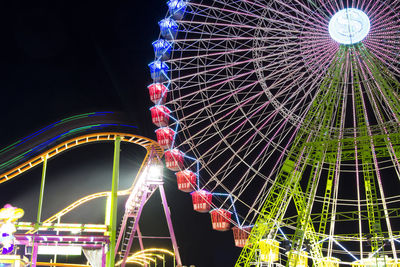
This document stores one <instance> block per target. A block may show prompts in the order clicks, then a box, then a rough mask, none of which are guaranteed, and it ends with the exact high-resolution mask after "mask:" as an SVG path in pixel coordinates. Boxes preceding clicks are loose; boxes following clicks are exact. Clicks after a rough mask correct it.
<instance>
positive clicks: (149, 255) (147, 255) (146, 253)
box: [115, 248, 175, 266]
mask: <svg viewBox="0 0 400 267" xmlns="http://www.w3.org/2000/svg"><path fill="white" fill-rule="evenodd" d="M156 253H162V254H168V255H170V256H175V254H174V253H173V252H172V251H169V250H168V249H163V248H148V249H144V250H140V251H138V252H135V253H134V254H132V255H130V256H129V257H128V258H127V260H126V262H129V263H133V262H136V263H137V261H144V260H150V261H152V262H155V259H154V258H159V259H163V257H162V256H161V255H160V254H156ZM121 264H122V260H120V261H118V262H117V263H116V264H115V265H116V266H118V265H121ZM147 264H149V262H148V263H147Z"/></svg>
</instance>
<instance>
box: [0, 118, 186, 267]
mask: <svg viewBox="0 0 400 267" xmlns="http://www.w3.org/2000/svg"><path fill="white" fill-rule="evenodd" d="M110 114H112V113H110ZM110 114H108V113H91V114H83V115H80V116H76V117H72V118H69V119H66V120H62V121H60V122H59V125H57V124H52V125H51V127H46V128H44V129H42V130H40V131H38V132H37V133H35V134H33V135H31V136H30V137H28V138H24V139H22V140H20V141H18V142H17V143H15V144H13V146H10V147H7V148H5V149H3V151H2V153H7V152H8V153H10V151H13V149H15V148H16V147H18V146H19V144H22V143H24V142H25V141H27V140H29V139H35V138H36V139H38V136H39V135H43V134H44V133H47V132H48V131H49V129H52V128H57V127H62V129H65V128H64V126H65V125H67V126H68V122H71V121H76V120H79V119H80V118H85V117H97V118H99V117H100V119H98V120H99V121H102V120H103V121H106V120H107V119H111V120H113V118H112V116H114V115H110ZM89 121H92V122H93V119H89ZM114 122H115V120H114ZM110 126H112V127H118V128H124V127H125V128H126V126H127V125H124V127H123V126H122V125H121V124H116V123H114V124H109V123H103V124H94V125H86V126H82V127H78V128H75V129H70V130H69V131H67V132H64V133H63V134H61V135H58V136H57V138H53V139H52V140H53V141H52V142H50V143H47V145H48V146H50V147H51V148H49V149H47V147H48V146H43V145H42V144H40V145H38V146H35V147H34V148H33V149H32V148H31V149H29V150H27V151H24V153H22V154H20V155H19V156H17V157H14V158H12V159H10V160H9V161H7V162H3V164H2V167H3V168H7V167H8V166H10V164H17V166H16V167H14V168H12V169H9V168H8V170H7V171H5V172H4V173H2V174H1V175H0V182H1V183H3V182H6V181H9V180H11V179H13V178H15V177H17V176H18V175H21V174H23V173H24V172H26V171H28V170H30V169H31V168H33V167H35V166H38V165H40V164H42V166H43V170H42V182H41V189H40V197H39V204H38V213H37V220H36V222H33V223H31V222H21V221H18V219H20V218H21V217H22V216H23V214H24V212H23V210H22V209H20V208H15V207H12V206H11V205H9V204H7V205H6V206H5V207H4V208H3V209H2V210H1V211H0V220H1V221H0V224H1V228H0V231H1V234H2V236H1V239H0V242H1V249H2V254H4V255H11V256H3V258H0V262H1V264H3V265H4V266H14V267H17V266H25V265H26V264H30V265H31V266H39V265H42V266H82V265H74V264H67V263H54V262H52V263H46V262H38V261H37V257H38V254H48V255H54V254H55V255H57V254H58V255H63V254H65V255H80V254H81V252H82V251H83V253H84V254H85V256H86V257H87V260H88V262H90V265H91V266H115V265H116V264H115V260H116V259H117V260H118V259H119V257H120V258H121V259H120V261H119V262H118V264H117V265H121V266H125V264H127V263H137V264H141V265H143V266H149V264H150V263H151V261H152V260H153V261H154V259H153V258H154V257H160V255H158V254H155V253H157V252H158V253H164V254H165V253H170V254H171V252H169V251H167V250H160V249H158V250H157V249H150V250H149V249H147V250H145V248H144V246H143V241H142V235H141V232H140V229H139V220H140V217H141V212H142V210H143V207H144V205H145V204H146V202H147V201H148V200H149V198H150V197H151V196H152V195H153V194H154V193H155V191H157V190H158V191H159V192H160V195H161V200H162V204H163V207H164V212H165V217H166V221H167V224H168V229H169V233H170V240H171V242H172V247H173V250H174V252H173V253H172V255H173V257H174V259H176V264H177V266H181V259H180V255H179V250H178V246H177V242H176V239H175V235H174V230H173V226H172V222H171V218H170V211H169V208H168V203H167V199H166V196H165V192H164V187H163V178H162V175H163V174H162V166H161V165H160V163H161V161H160V157H162V155H163V149H162V148H161V147H160V146H159V145H158V143H157V142H155V141H153V140H151V139H148V138H145V137H142V136H138V135H135V134H131V133H128V131H121V130H120V131H106V130H105V129H103V128H107V127H110ZM99 129H101V130H99ZM53 131H54V130H53ZM82 131H95V132H94V133H90V134H79V133H80V132H82ZM77 133H78V135H77ZM70 135H74V137H73V138H70V139H68V140H65V138H66V137H68V136H70ZM64 140H65V141H64ZM96 142H114V163H113V175H112V188H111V191H107V192H100V193H96V194H92V195H89V196H86V197H84V198H81V199H79V200H77V201H76V202H74V203H72V204H71V205H69V206H67V207H66V208H64V209H63V210H61V211H60V212H58V213H57V214H55V215H53V216H52V217H50V218H48V219H47V220H44V221H42V220H41V214H42V204H43V192H44V187H45V178H46V168H47V163H48V160H50V159H51V158H53V157H55V156H57V155H59V154H60V153H63V152H66V151H67V150H70V149H72V148H75V147H77V146H80V145H85V144H89V143H96ZM121 142H127V143H131V144H136V145H139V146H142V147H143V148H144V149H146V156H145V158H144V160H143V162H142V165H141V167H140V169H139V171H138V173H137V175H136V178H135V179H134V183H133V184H132V186H131V187H130V188H128V189H125V190H119V191H118V180H119V161H120V159H119V157H120V143H121ZM45 148H46V149H45ZM35 149H36V151H35V154H38V152H39V151H40V152H41V153H40V154H38V155H35V154H33V153H32V151H33V150H35ZM41 150H44V151H41ZM26 155H28V157H25V156H26ZM123 195H126V196H128V200H127V202H126V205H125V213H124V216H123V221H122V224H121V227H120V229H119V232H118V236H117V224H116V223H117V221H116V220H117V197H118V196H123ZM101 197H106V198H107V205H106V206H107V207H106V211H105V224H71V223H62V222H60V221H61V219H62V216H64V215H65V214H67V213H68V212H70V211H72V210H74V209H75V208H77V207H79V206H80V205H82V204H84V203H87V202H88V201H90V200H94V199H97V198H101ZM49 232H51V234H49ZM135 238H138V240H139V243H140V249H141V251H145V252H146V251H147V254H146V253H145V254H143V255H142V254H141V253H142V252H139V254H138V253H136V254H134V255H130V251H131V248H132V243H133V240H134V239H135ZM16 247H19V248H20V251H25V253H24V255H23V256H24V257H22V258H21V257H19V256H18V255H15V253H16V252H17V250H16V249H15V248H16ZM23 248H24V249H23ZM74 253H78V254H74ZM143 253H144V252H143ZM28 254H29V255H31V256H30V257H29V259H28V258H26V257H25V256H28ZM151 255H153V258H152V257H151ZM174 262H175V260H174ZM3 265H2V266H3Z"/></svg>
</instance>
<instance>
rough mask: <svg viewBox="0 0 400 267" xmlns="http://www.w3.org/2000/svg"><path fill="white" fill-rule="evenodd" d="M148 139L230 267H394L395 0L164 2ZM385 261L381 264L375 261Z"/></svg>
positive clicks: (399, 7) (399, 136)
mask: <svg viewBox="0 0 400 267" xmlns="http://www.w3.org/2000/svg"><path fill="white" fill-rule="evenodd" d="M168 7H169V13H168V15H167V17H166V18H165V19H163V20H161V21H160V22H159V25H160V29H161V34H160V38H159V39H158V40H157V41H155V42H154V43H153V46H154V50H155V61H154V62H152V63H150V65H149V67H150V71H151V76H152V79H153V84H151V85H150V86H149V91H150V97H151V99H152V101H153V102H154V103H155V104H156V105H155V106H154V107H152V109H151V111H152V119H153V122H154V124H156V125H157V126H158V127H160V128H159V129H157V131H156V133H157V138H158V142H159V143H160V144H161V145H162V146H164V147H165V148H166V149H168V150H167V152H166V154H165V159H166V164H167V167H168V168H170V169H171V170H174V171H177V180H178V186H179V189H181V190H182V191H186V192H191V191H193V192H192V198H193V204H194V209H195V210H197V211H201V212H208V211H210V210H211V211H210V213H211V216H212V222H213V228H214V229H216V230H229V229H230V225H231V223H232V224H234V225H235V227H234V228H233V232H234V236H235V243H236V245H237V246H241V247H243V250H242V253H241V255H240V257H239V259H238V261H237V266H262V265H263V264H266V263H267V264H275V265H287V266H308V265H310V264H314V265H316V266H338V265H339V263H340V264H347V265H352V266H385V265H387V266H397V265H395V264H397V262H398V256H397V254H398V250H399V248H400V220H399V218H400V196H399V194H398V189H399V188H400V187H399V178H400V163H399V157H400V131H399V129H400V97H399V90H400V82H399V81H400V65H399V59H400V58H399V57H400V50H399V48H400V17H399V11H400V2H398V1H380V0H377V1H370V0H346V1H345V0H343V1H340V0H329V1H326V0H324V1H323V0H281V1H279V0H271V1H266V0H265V1H261V0H259V1H256V0H241V1H233V0H231V1H228V0H218V1H200V0H199V1H195V0H192V1H188V2H187V1H183V0H171V1H169V2H168ZM382 264H383V265H382Z"/></svg>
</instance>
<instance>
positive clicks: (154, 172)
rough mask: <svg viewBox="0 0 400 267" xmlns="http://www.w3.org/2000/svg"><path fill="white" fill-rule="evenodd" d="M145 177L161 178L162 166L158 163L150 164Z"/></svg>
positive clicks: (151, 178)
mask: <svg viewBox="0 0 400 267" xmlns="http://www.w3.org/2000/svg"><path fill="white" fill-rule="evenodd" d="M147 177H148V179H150V180H160V179H161V178H162V167H161V166H160V165H151V166H150V167H149V172H148V176H147Z"/></svg>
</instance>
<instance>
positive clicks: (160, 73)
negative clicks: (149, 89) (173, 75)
mask: <svg viewBox="0 0 400 267" xmlns="http://www.w3.org/2000/svg"><path fill="white" fill-rule="evenodd" d="M149 68H150V75H151V78H152V79H153V80H154V81H155V82H163V81H165V80H167V79H168V74H167V73H168V70H169V67H168V65H167V64H165V63H164V62H162V61H159V60H156V61H153V62H151V63H150V64H149Z"/></svg>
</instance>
